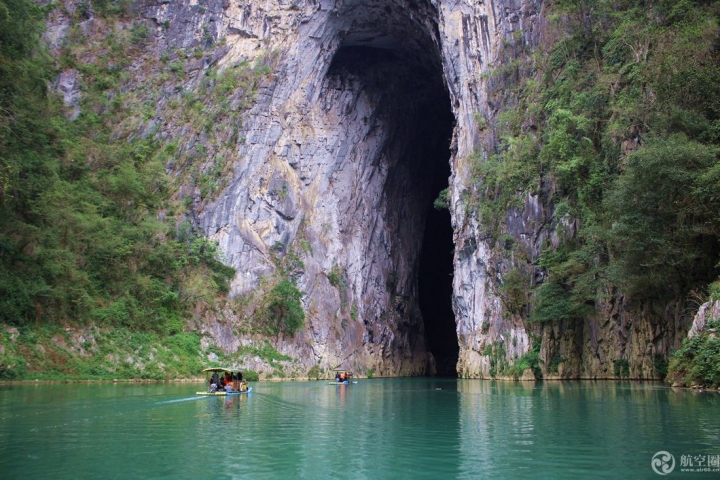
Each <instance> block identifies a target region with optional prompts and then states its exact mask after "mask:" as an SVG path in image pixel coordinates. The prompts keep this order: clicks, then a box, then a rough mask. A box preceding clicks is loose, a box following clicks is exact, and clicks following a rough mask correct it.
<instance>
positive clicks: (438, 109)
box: [49, 0, 684, 378]
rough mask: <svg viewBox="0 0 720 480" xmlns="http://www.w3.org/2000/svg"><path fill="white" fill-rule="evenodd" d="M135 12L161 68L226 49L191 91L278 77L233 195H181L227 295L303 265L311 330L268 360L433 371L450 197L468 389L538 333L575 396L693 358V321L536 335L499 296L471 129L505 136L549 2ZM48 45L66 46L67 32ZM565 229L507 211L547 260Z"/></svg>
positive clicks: (539, 214)
mask: <svg viewBox="0 0 720 480" xmlns="http://www.w3.org/2000/svg"><path fill="white" fill-rule="evenodd" d="M136 8H137V13H138V14H140V15H141V16H142V17H144V18H145V20H146V21H147V22H148V23H149V24H151V25H152V26H153V28H154V36H153V42H154V43H155V49H156V53H157V52H170V51H173V50H174V49H184V50H185V51H190V50H192V49H194V48H198V47H202V46H205V47H208V46H212V49H213V50H212V55H208V56H202V57H199V58H197V59H195V60H192V59H191V61H189V62H187V63H186V65H185V69H186V73H187V74H188V75H190V80H188V81H187V82H186V84H185V85H184V86H183V88H185V89H192V88H194V87H193V85H194V84H193V82H194V81H195V80H193V78H196V79H197V78H199V76H200V75H201V72H203V71H204V70H206V69H207V68H209V67H210V66H215V67H218V68H219V69H221V70H222V69H228V68H232V67H234V66H236V65H239V64H243V63H244V62H254V61H258V60H263V59H265V60H267V59H271V62H270V63H272V66H273V71H274V72H275V74H274V76H273V78H272V80H271V81H266V82H265V83H263V84H262V85H261V88H260V89H259V91H258V94H257V97H256V101H255V103H254V104H253V105H252V106H251V108H249V110H247V111H245V112H244V113H243V115H242V122H238V123H237V124H233V125H231V130H233V134H232V135H231V136H229V137H228V139H226V140H228V141H229V142H231V143H230V147H229V150H230V153H231V154H230V155H228V156H225V157H224V161H225V162H226V163H227V165H225V168H224V171H225V172H231V173H228V174H227V175H228V178H226V179H225V182H224V184H223V185H224V187H223V188H222V189H221V191H220V192H219V193H218V194H217V195H215V196H213V197H212V198H211V199H207V198H201V197H200V195H199V194H198V192H189V193H188V192H185V194H189V195H190V197H191V198H192V200H193V214H194V221H195V223H196V224H197V225H198V226H199V227H201V228H202V229H203V230H204V231H205V233H206V234H207V235H208V236H209V237H210V238H212V239H215V240H217V241H218V242H219V245H220V248H221V250H222V251H223V253H224V255H225V257H226V259H227V262H228V263H229V264H230V265H232V266H233V267H235V268H236V269H237V275H236V278H235V280H234V281H233V283H232V290H231V295H232V296H242V295H245V294H247V293H248V292H251V291H253V290H254V289H256V288H257V287H258V285H260V284H261V283H262V282H263V281H265V280H267V279H269V278H273V276H275V275H277V274H278V271H277V262H278V259H282V258H286V257H288V256H297V257H299V259H300V260H301V262H298V263H297V268H295V270H294V271H293V272H292V276H293V277H294V278H295V280H296V281H297V285H298V288H299V289H300V290H301V291H302V292H303V294H304V296H303V307H304V310H305V312H306V322H305V327H304V328H303V330H302V331H300V332H298V333H297V334H296V335H295V337H294V338H282V337H281V338H277V339H275V340H274V342H275V343H276V346H277V348H278V350H280V351H281V352H282V353H284V354H288V355H291V356H293V357H295V358H297V359H298V360H299V362H300V363H301V364H302V365H303V368H307V369H310V368H311V367H314V366H319V367H321V368H333V367H337V366H343V367H345V368H355V369H357V370H358V371H359V372H362V371H363V370H370V369H372V370H373V371H374V372H375V373H376V374H378V375H419V374H425V373H428V372H432V371H434V369H435V366H436V364H437V362H436V359H435V358H433V355H432V354H431V353H430V352H429V349H428V344H429V343H428V339H427V338H426V334H425V330H426V327H425V325H426V322H428V321H430V320H431V319H429V318H423V315H422V312H421V310H420V307H419V305H420V302H419V299H418V295H419V292H418V272H419V271H420V262H421V258H425V257H422V255H427V252H422V246H423V236H424V235H425V232H426V231H427V229H435V228H440V226H439V225H434V224H433V225H428V224H427V222H428V218H429V217H428V210H429V209H430V208H431V205H432V202H433V199H434V198H435V197H436V196H437V194H438V192H439V191H440V190H441V189H443V188H445V187H448V199H449V210H450V216H451V219H452V220H451V221H452V232H453V233H452V235H453V243H454V246H455V249H454V253H453V255H454V257H453V266H454V275H453V277H452V292H453V293H452V299H451V301H452V309H453V312H454V319H452V320H451V321H454V322H455V327H454V328H455V331H456V334H457V342H458V345H459V354H458V358H457V373H458V374H459V375H460V376H464V377H486V376H488V375H489V369H490V363H489V362H490V359H489V356H487V355H484V350H485V347H486V346H487V345H489V344H491V343H494V342H502V343H503V344H504V349H505V352H506V356H507V358H508V359H509V360H512V359H514V358H517V357H518V356H520V355H522V354H523V353H525V352H527V351H528V350H529V349H530V345H531V333H532V334H533V335H534V336H535V338H536V340H535V341H541V342H542V350H541V359H542V360H543V363H544V366H543V369H544V371H545V373H546V374H549V375H557V376H559V377H563V378H568V377H573V378H575V377H580V376H583V377H585V376H587V377H609V376H613V375H612V365H613V364H612V362H613V360H616V359H620V358H622V359H628V360H629V361H630V364H631V376H637V377H650V376H652V359H653V356H654V355H656V354H664V353H666V352H667V351H668V349H669V348H670V347H671V346H677V345H679V341H680V339H681V337H682V335H683V334H684V329H683V327H682V325H683V321H684V319H683V317H682V315H680V314H679V313H677V312H667V311H659V312H651V311H648V312H646V314H644V315H643V316H642V317H641V318H633V317H632V316H630V315H628V314H627V313H626V312H625V311H624V304H623V299H622V296H620V295H618V294H616V293H615V292H611V294H610V295H609V297H608V298H609V299H610V300H608V303H607V305H605V306H603V307H602V308H600V309H599V311H600V312H602V313H601V314H599V315H598V318H591V319H587V320H586V321H585V322H584V323H580V324H572V325H567V324H563V323H560V324H557V325H554V326H551V327H545V328H540V327H526V325H524V324H523V322H522V320H521V318H520V317H519V316H517V315H511V314H509V312H504V309H503V304H502V302H501V301H500V297H499V295H498V286H499V285H500V283H501V281H502V280H501V278H502V274H503V273H504V272H506V271H507V270H508V269H509V265H510V264H509V263H508V259H505V258H503V256H502V254H501V253H498V252H496V251H493V249H492V247H491V245H490V243H489V240H488V239H487V234H486V231H485V229H484V227H483V225H482V222H481V220H480V219H478V218H477V216H475V215H472V214H470V213H469V211H470V209H469V208H468V205H466V200H465V199H466V196H465V195H464V194H465V192H466V191H467V190H468V189H469V188H471V187H470V186H471V184H472V171H471V163H472V161H471V157H472V156H473V155H481V156H482V155H486V154H487V152H488V151H489V150H490V149H491V148H492V147H493V141H494V140H493V139H492V138H491V136H490V135H489V134H488V133H486V132H484V131H483V130H482V128H480V127H479V126H478V121H477V120H476V119H477V118H484V119H487V120H490V121H492V119H493V118H494V116H495V114H496V113H497V110H498V108H499V103H498V100H497V98H498V92H502V89H503V86H502V85H501V84H498V81H497V78H495V79H493V78H494V77H493V76H492V75H488V73H489V72H491V71H492V70H493V69H495V68H497V67H499V66H501V63H502V61H504V60H503V57H502V55H501V53H502V52H503V51H504V49H506V48H507V46H508V45H511V46H512V45H519V46H523V45H524V46H528V47H533V46H535V45H537V44H538V43H539V42H540V41H541V38H542V35H543V32H544V29H545V20H544V17H543V3H542V1H540V0H488V1H485V2H476V1H471V0H453V1H451V0H317V1H316V0H292V1H286V0H267V1H265V2H253V1H249V0H240V1H236V2H229V1H228V0H207V1H205V2H202V4H200V3H198V2H194V1H179V2H169V1H166V0H160V1H158V2H153V1H146V2H142V3H141V4H140V5H138V6H137V7H136ZM88 22H90V20H89V21H88ZM90 27H91V26H90ZM90 27H88V28H90ZM50 32H51V33H52V35H50V36H49V37H50V40H51V43H53V42H56V40H57V37H59V36H61V33H62V32H63V26H62V25H51V28H50ZM158 56H159V55H158ZM193 75H195V77H193ZM76 85H77V82H76V78H75V75H74V73H73V72H67V73H65V74H63V75H62V76H61V78H60V80H59V87H58V88H60V90H62V91H63V93H64V97H65V102H66V104H67V105H68V106H69V107H70V108H73V109H75V108H76V105H77V98H76V94H77V88H76ZM72 114H73V115H76V113H75V111H74V110H73V113H72ZM151 127H153V128H154V127H157V128H158V131H159V135H161V136H162V135H168V132H169V131H170V130H172V128H173V126H172V125H168V123H167V121H165V123H163V121H162V119H157V120H156V124H153V125H152V126H151ZM175 135H176V136H178V134H177V132H176V133H175ZM179 136H182V133H181V134H179ZM193 141H194V140H193ZM170 168H171V169H172V166H171V167H170ZM551 218H552V211H547V208H544V207H543V205H542V204H541V202H540V201H539V200H538V198H534V197H529V198H527V199H526V201H525V207H524V208H521V209H517V211H512V212H508V218H507V227H508V231H509V232H510V234H511V235H512V236H513V237H514V238H515V239H516V240H517V241H518V242H521V243H522V244H523V245H524V246H525V248H526V250H527V251H529V252H531V257H533V259H534V258H535V257H536V256H537V255H538V254H539V249H540V246H541V245H542V244H543V243H544V242H545V241H547V240H550V241H552V239H553V232H552V229H551V228H543V226H545V225H547V224H549V223H550V219H551ZM566 227H567V226H566ZM531 260H532V259H531ZM438 281H441V279H438ZM443 281H449V279H445V280H443ZM448 301H450V300H449V299H448ZM679 310H680V309H678V311H679ZM668 314H670V316H671V318H673V319H674V322H673V321H670V322H668V321H667V315H668ZM238 321H239V319H238V318H235V317H234V316H233V313H231V312H228V313H227V315H226V316H225V318H212V319H209V320H208V321H207V322H206V323H205V324H204V327H203V328H204V330H205V331H206V333H208V334H209V335H211V336H212V337H214V339H215V341H216V343H217V344H219V345H220V346H221V347H223V348H225V349H226V350H233V349H236V348H238V346H240V345H241V344H242V341H243V340H242V339H240V338H238V337H237V335H235V334H234V333H233V326H234V324H235V323H237V322H238ZM531 330H532V332H531ZM676 344H677V345H676ZM551 365H552V367H551Z"/></svg>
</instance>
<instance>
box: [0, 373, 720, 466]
mask: <svg viewBox="0 0 720 480" xmlns="http://www.w3.org/2000/svg"><path fill="white" fill-rule="evenodd" d="M252 386H253V387H254V391H253V392H252V393H251V394H250V395H246V396H241V397H232V398H228V399H225V398H222V397H212V398H208V397H196V396H195V395H194V392H195V390H196V389H197V388H198V385H188V384H154V385H127V384H102V385H22V386H0V478H3V479H12V478H27V477H30V478H53V479H55V478H59V479H64V478H73V479H74V478H109V479H113V478H119V479H127V478H251V479H256V478H260V479H262V478H278V479H292V478H307V479H316V478H339V479H342V478H369V479H376V478H386V479H391V478H410V479H415V478H433V479H443V480H444V479H451V478H473V479H474V478H568V479H570V478H572V479H576V478H598V477H605V478H658V477H659V476H658V475H657V474H656V473H654V472H653V470H652V469H651V467H650V462H651V458H652V456H653V455H654V454H655V453H656V452H658V451H660V450H665V451H668V452H670V453H671V454H673V455H674V457H675V459H676V462H677V464H676V468H675V470H674V471H673V472H672V473H671V474H670V475H668V478H673V477H685V478H720V473H698V472H693V473H685V474H683V473H682V472H680V462H681V456H682V455H693V456H705V457H707V456H708V455H719V454H720V416H719V414H720V409H719V407H720V395H718V394H715V393H710V394H698V393H694V392H688V391H673V390H671V389H668V388H665V387H662V386H659V385H656V384H649V383H630V382H618V383H615V382H572V383H559V382H544V383H538V384H536V385H523V384H519V383H503V382H492V381H481V380H452V379H377V380H360V381H359V383H358V384H357V385H348V386H340V387H339V386H331V385H327V383H326V382H297V383H295V382H288V383H255V384H254V385H252Z"/></svg>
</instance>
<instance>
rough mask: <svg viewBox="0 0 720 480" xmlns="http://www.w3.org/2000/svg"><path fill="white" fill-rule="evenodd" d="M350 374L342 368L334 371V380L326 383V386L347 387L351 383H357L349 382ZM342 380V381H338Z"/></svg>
mask: <svg viewBox="0 0 720 480" xmlns="http://www.w3.org/2000/svg"><path fill="white" fill-rule="evenodd" d="M350 377H352V373H350V372H348V371H347V370H344V369H342V368H336V369H335V380H333V381H332V382H328V385H349V384H351V383H357V382H356V381H355V380H350ZM342 378H344V380H340V379H342Z"/></svg>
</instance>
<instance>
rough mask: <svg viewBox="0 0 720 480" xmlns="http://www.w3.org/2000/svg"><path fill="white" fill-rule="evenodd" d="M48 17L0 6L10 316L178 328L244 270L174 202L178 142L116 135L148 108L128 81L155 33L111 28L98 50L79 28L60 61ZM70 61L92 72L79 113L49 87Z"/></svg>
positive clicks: (30, 8)
mask: <svg viewBox="0 0 720 480" xmlns="http://www.w3.org/2000/svg"><path fill="white" fill-rule="evenodd" d="M120 5H121V4H120V3H116V2H108V1H105V2H96V4H93V8H95V9H96V10H98V11H100V12H105V13H108V14H114V13H118V12H121V9H120V7H119V6H120ZM48 8H53V7H52V6H50V7H48ZM88 8H89V7H88ZM46 13H47V12H46V11H45V10H43V9H42V8H40V7H38V6H37V5H36V4H34V3H33V2H31V1H29V0H0V69H1V71H0V323H5V324H9V325H18V326H22V325H26V324H37V323H47V322H51V323H66V322H70V323H79V324H84V323H94V324H100V325H108V326H123V327H128V328H131V329H135V330H147V331H156V332H162V333H168V334H174V333H178V332H180V331H181V330H182V328H183V324H184V320H185V318H187V317H188V316H189V314H190V309H191V308H193V307H194V306H195V305H196V304H197V303H198V302H208V303H211V302H212V301H213V299H214V298H216V297H217V296H218V295H222V294H223V292H226V291H227V288H228V287H227V285H228V281H229V279H230V278H232V276H233V274H234V270H233V269H231V268H228V267H226V266H224V265H223V264H222V263H220V262H219V261H218V252H217V249H216V246H215V245H214V244H213V243H211V242H209V241H208V240H207V239H205V238H204V237H202V236H199V235H197V234H196V232H195V231H194V229H193V228H192V227H191V226H190V224H189V223H187V222H186V221H184V220H183V218H184V207H182V206H181V205H178V204H177V202H176V203H173V202H171V201H170V200H169V199H170V198H171V194H172V186H171V184H170V182H169V180H168V178H167V176H166V175H165V163H166V162H168V161H169V159H171V158H172V155H173V154H174V153H175V149H174V148H171V146H162V145H161V144H159V143H158V142H157V141H156V140H155V139H154V138H153V135H152V133H153V132H148V133H146V134H144V135H143V134H142V133H141V134H137V130H136V131H135V132H134V133H135V134H134V135H131V136H129V138H128V137H125V136H124V135H122V134H124V133H127V131H122V130H118V128H120V127H119V125H120V124H121V123H122V122H123V121H124V120H126V119H128V118H131V117H132V116H133V115H137V111H136V108H137V107H136V106H135V105H133V102H132V101H130V99H129V98H128V97H127V96H124V95H123V93H122V91H121V89H120V88H119V87H120V85H121V84H122V82H123V79H124V78H125V76H124V75H125V74H124V73H123V69H125V68H126V67H128V66H129V62H130V59H131V58H132V54H133V53H134V52H137V51H138V49H140V48H142V42H143V41H144V39H145V38H146V36H147V31H146V30H144V29H143V28H142V26H137V27H133V28H132V29H129V30H128V31H126V32H124V33H123V35H124V36H119V35H116V34H115V33H116V32H112V33H110V34H109V35H108V37H107V40H106V41H107V45H104V46H103V47H104V48H105V47H106V50H104V51H103V54H102V55H97V56H90V55H89V54H88V53H87V52H84V53H83V51H82V50H81V49H82V48H83V47H82V45H83V42H84V39H83V38H82V32H81V31H80V30H78V29H73V30H71V32H70V35H69V39H68V41H67V42H66V45H65V46H64V47H63V49H62V51H61V54H62V56H61V58H60V63H59V64H56V63H54V62H53V61H51V60H50V57H49V55H48V53H47V52H46V50H45V48H44V46H43V45H42V44H41V42H40V34H41V32H42V31H43V26H44V19H45V15H46ZM85 13H86V12H85ZM85 13H84V12H83V11H78V12H76V15H78V16H80V17H81V18H82V16H83V15H84V14H85ZM74 41H75V42H76V43H73V42H74ZM81 53H82V54H84V55H85V58H84V59H83V60H81V59H80V58H79V55H80V54H81ZM59 68H75V69H76V70H77V71H78V72H79V73H80V75H81V76H82V82H83V83H82V91H81V98H82V100H81V103H80V105H79V116H77V118H75V119H71V118H72V116H66V113H67V112H66V111H65V109H64V108H63V106H62V104H61V101H60V99H59V98H57V97H56V96H55V95H53V94H51V92H50V91H49V90H48V87H47V86H48V84H50V83H51V82H53V81H54V80H55V79H56V77H57V74H58V72H59V70H58V69H59ZM160 218H163V220H162V221H161V220H160Z"/></svg>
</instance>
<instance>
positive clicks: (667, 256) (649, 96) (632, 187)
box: [468, 0, 720, 321]
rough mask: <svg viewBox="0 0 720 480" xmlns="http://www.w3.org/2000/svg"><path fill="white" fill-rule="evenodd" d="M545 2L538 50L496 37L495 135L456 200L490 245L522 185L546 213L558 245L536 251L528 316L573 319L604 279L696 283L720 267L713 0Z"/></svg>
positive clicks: (719, 7)
mask: <svg viewBox="0 0 720 480" xmlns="http://www.w3.org/2000/svg"><path fill="white" fill-rule="evenodd" d="M549 12H551V16H550V20H551V25H552V27H551V31H550V34H549V35H548V38H549V39H550V40H549V41H548V42H547V43H546V44H545V45H543V46H542V47H541V48H540V49H538V50H537V51H536V52H529V51H526V50H525V47H524V46H523V44H522V42H521V41H520V39H515V40H516V41H511V42H508V43H507V44H506V50H507V54H508V58H507V65H506V66H504V67H503V68H501V69H499V70H497V71H496V72H494V75H495V76H497V78H498V79H499V80H501V82H500V84H504V85H506V87H507V85H512V87H513V88H508V89H507V91H506V96H505V100H504V104H505V107H504V108H503V111H502V113H501V114H500V116H499V117H498V121H497V123H496V124H493V125H492V126H491V127H492V128H494V131H495V134H496V135H497V136H498V137H499V139H500V142H499V144H498V146H497V149H496V153H495V154H494V155H491V156H490V157H489V158H486V159H483V158H481V157H480V156H478V158H477V159H476V160H477V161H476V163H475V175H476V179H477V184H476V185H477V189H476V190H475V192H474V194H472V195H471V196H470V197H469V198H468V201H469V205H470V206H471V209H472V210H473V211H476V212H477V213H478V214H479V215H481V216H482V218H483V220H484V223H485V224H487V225H488V226H489V229H490V232H489V233H490V234H491V235H492V236H494V238H495V239H496V240H497V241H498V245H500V246H502V248H507V247H505V243H506V242H504V241H503V228H504V227H503V219H504V212H506V211H507V210H508V209H511V208H514V207H519V206H521V205H522V202H523V201H524V199H525V198H526V196H527V194H528V193H530V194H533V195H538V196H539V197H540V199H541V200H542V201H543V202H544V203H545V204H546V205H547V206H548V207H549V208H548V211H550V212H552V213H553V215H552V218H549V219H548V224H549V225H551V227H552V228H553V229H555V230H556V231H557V232H558V233H559V235H560V244H559V245H558V246H556V247H553V246H551V245H546V246H544V251H543V254H542V255H541V257H540V258H539V259H538V260H537V261H535V267H536V268H539V269H542V270H543V271H544V272H545V274H546V281H544V282H543V283H541V284H540V285H539V287H536V288H535V290H534V292H533V296H532V299H533V300H532V303H533V308H532V310H531V313H530V320H535V321H549V320H558V319H573V318H582V317H583V316H585V315H587V314H588V313H592V311H593V310H594V305H595V303H596V301H597V299H598V296H599V295H601V294H602V293H601V292H603V291H604V289H607V287H608V286H609V285H615V286H619V287H620V288H621V289H622V291H623V292H625V293H627V294H629V295H630V296H631V297H632V298H634V299H637V300H656V301H660V302H666V301H670V300H674V299H678V298H682V297H683V296H684V295H686V294H687V293H688V292H689V291H690V290H691V289H696V290H697V289H703V288H707V286H708V284H711V283H712V282H713V281H716V280H717V278H718V274H719V273H720V270H719V267H718V261H719V260H720V194H719V193H718V192H720V162H718V155H719V152H720V149H719V148H718V147H719V146H720V81H719V80H718V79H720V40H719V38H720V25H719V23H718V19H719V18H720V2H718V1H692V0H681V1H675V0H672V1H671V0H649V1H631V0H624V1H619V2H618V1H607V0H592V1H591V0H559V1H556V2H552V3H551V4H550V5H549ZM478 123H479V125H480V128H481V129H485V128H488V125H487V123H488V122H486V121H484V120H483V119H480V121H479V122H478ZM522 255H523V252H521V251H518V252H516V255H515V258H523V257H522ZM525 255H527V254H525ZM527 260H528V261H531V262H532V261H534V259H530V258H527ZM510 280H517V279H516V278H511V279H510ZM525 285H526V287H525V288H527V289H528V290H529V289H530V285H529V280H527V281H526V283H525ZM712 288H713V287H712V286H711V290H712ZM516 297H518V295H516ZM519 298H522V296H520V297H519Z"/></svg>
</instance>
